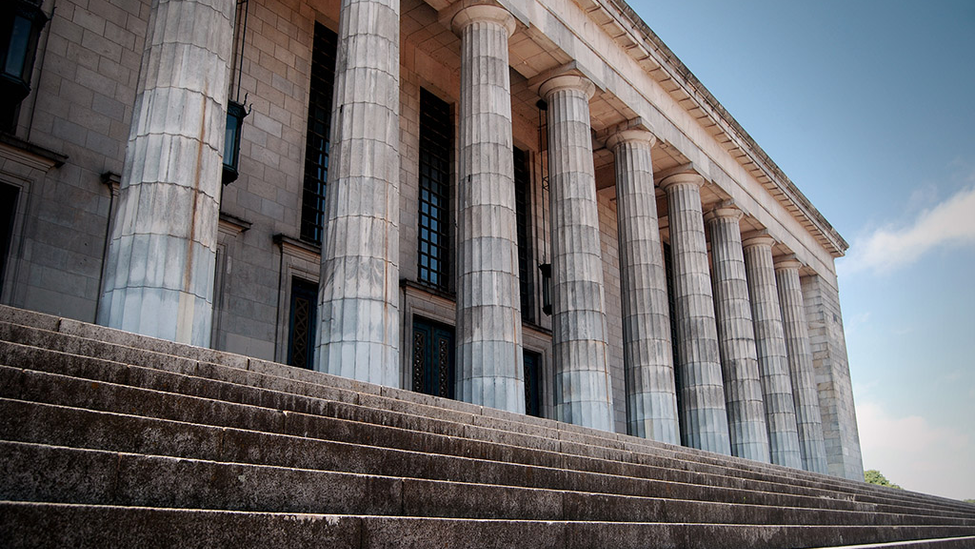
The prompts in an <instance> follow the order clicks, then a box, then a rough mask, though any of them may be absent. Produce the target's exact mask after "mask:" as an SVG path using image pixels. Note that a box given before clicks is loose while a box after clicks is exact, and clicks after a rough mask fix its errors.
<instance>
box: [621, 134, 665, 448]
mask: <svg viewBox="0 0 975 549" xmlns="http://www.w3.org/2000/svg"><path fill="white" fill-rule="evenodd" d="M655 140H656V138H654V136H653V134H651V133H650V132H648V131H645V130H638V129H628V130H623V131H620V132H618V133H617V134H614V135H612V136H611V137H610V138H609V140H608V142H607V146H609V148H610V149H612V150H613V153H614V154H615V156H616V215H617V222H618V225H619V250H620V284H621V287H622V288H621V289H622V298H623V358H624V364H625V367H626V376H627V384H626V385H627V387H626V398H627V406H626V409H627V413H628V418H627V422H628V430H629V434H631V435H634V436H639V437H644V438H649V439H652V440H658V441H661V442H666V443H669V444H680V427H679V424H678V420H677V393H676V387H675V384H674V353H673V352H672V349H671V334H670V311H669V307H668V303H667V273H666V271H665V268H664V258H663V248H662V247H661V245H660V229H659V224H658V222H657V199H656V197H655V195H654V184H653V164H652V161H651V157H650V150H651V148H652V147H653V144H654V141H655Z"/></svg>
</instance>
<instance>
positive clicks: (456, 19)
mask: <svg viewBox="0 0 975 549" xmlns="http://www.w3.org/2000/svg"><path fill="white" fill-rule="evenodd" d="M478 21H484V22H491V23H497V24H498V25H501V26H502V27H504V28H505V29H507V31H508V38H511V35H512V34H514V32H515V24H516V21H515V17H514V16H513V15H511V13H509V12H508V10H506V9H504V8H503V7H501V6H499V5H497V4H473V5H470V6H466V7H464V8H462V9H461V10H460V11H458V12H457V13H455V14H454V16H453V17H452V18H451V20H450V28H451V30H453V31H454V33H455V34H457V35H460V33H461V32H463V30H464V29H465V28H467V26H468V25H470V24H471V23H476V22H478Z"/></svg>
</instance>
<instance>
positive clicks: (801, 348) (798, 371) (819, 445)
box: [775, 257, 828, 474]
mask: <svg viewBox="0 0 975 549" xmlns="http://www.w3.org/2000/svg"><path fill="white" fill-rule="evenodd" d="M800 267H802V263H800V262H799V261H796V260H795V259H793V258H791V257H789V258H785V259H784V260H780V261H777V262H776V263H775V281H776V285H777V287H778V290H779V305H781V307H782V326H783V328H784V331H785V345H786V350H787V351H788V353H789V372H790V373H791V375H792V397H793V400H794V401H795V406H796V423H797V424H798V427H799V451H800V453H801V454H802V467H803V469H805V470H807V471H813V472H816V473H824V474H825V473H827V472H828V468H827V465H826V444H825V443H824V442H823V420H822V416H821V415H820V413H819V391H818V390H817V388H816V375H815V372H814V371H813V361H812V351H811V350H810V347H809V329H808V328H807V327H806V311H805V308H804V303H803V299H802V286H800V283H799V268H800Z"/></svg>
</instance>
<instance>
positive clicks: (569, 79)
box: [538, 74, 596, 101]
mask: <svg viewBox="0 0 975 549" xmlns="http://www.w3.org/2000/svg"><path fill="white" fill-rule="evenodd" d="M566 88H569V89H573V90H578V91H581V92H582V93H584V94H586V97H587V98H588V99H592V96H593V95H595V93H596V85H595V84H593V82H592V80H590V79H588V78H586V77H585V76H582V75H581V74H560V75H558V76H553V77H552V78H549V79H548V80H546V81H545V82H542V85H541V86H539V88H538V94H539V95H541V96H542V97H544V98H545V100H546V101H548V100H549V98H550V97H551V95H552V94H553V93H555V92H557V91H559V90H564V89H566Z"/></svg>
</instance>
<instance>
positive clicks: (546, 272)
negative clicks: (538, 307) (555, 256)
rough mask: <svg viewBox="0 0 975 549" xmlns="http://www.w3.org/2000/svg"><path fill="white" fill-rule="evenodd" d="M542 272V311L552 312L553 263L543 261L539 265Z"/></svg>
mask: <svg viewBox="0 0 975 549" xmlns="http://www.w3.org/2000/svg"><path fill="white" fill-rule="evenodd" d="M538 270H539V271H541V272H542V312H543V313H545V314H547V315H551V314H552V264H551V263H543V264H541V265H539V266H538Z"/></svg>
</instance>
